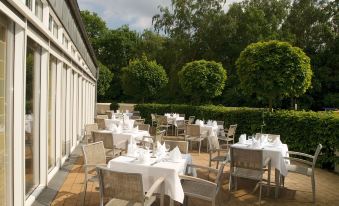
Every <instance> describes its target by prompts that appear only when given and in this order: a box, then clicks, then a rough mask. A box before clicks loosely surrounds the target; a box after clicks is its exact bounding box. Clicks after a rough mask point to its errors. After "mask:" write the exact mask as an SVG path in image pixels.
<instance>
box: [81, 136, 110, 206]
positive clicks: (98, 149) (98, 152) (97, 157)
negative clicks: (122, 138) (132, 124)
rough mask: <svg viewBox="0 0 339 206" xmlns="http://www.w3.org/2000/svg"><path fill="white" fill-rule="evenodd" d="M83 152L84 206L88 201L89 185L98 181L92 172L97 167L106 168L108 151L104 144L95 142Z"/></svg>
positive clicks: (88, 145) (84, 148)
mask: <svg viewBox="0 0 339 206" xmlns="http://www.w3.org/2000/svg"><path fill="white" fill-rule="evenodd" d="M82 152H83V156H84V166H83V167H84V172H85V179H84V191H83V198H82V205H84V203H85V200H86V192H87V183H88V181H90V182H96V181H98V178H97V175H96V174H92V175H90V172H91V171H92V170H94V169H95V168H96V167H97V166H106V165H107V164H106V151H105V148H104V143H103V142H95V143H90V144H87V145H83V146H82Z"/></svg>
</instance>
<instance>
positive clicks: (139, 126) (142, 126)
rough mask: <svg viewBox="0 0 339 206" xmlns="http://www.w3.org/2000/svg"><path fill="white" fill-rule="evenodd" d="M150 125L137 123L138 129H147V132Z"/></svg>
mask: <svg viewBox="0 0 339 206" xmlns="http://www.w3.org/2000/svg"><path fill="white" fill-rule="evenodd" d="M150 127H151V126H150V125H149V124H139V125H138V128H139V130H143V131H147V132H149V129H150Z"/></svg>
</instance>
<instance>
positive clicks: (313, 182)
mask: <svg viewBox="0 0 339 206" xmlns="http://www.w3.org/2000/svg"><path fill="white" fill-rule="evenodd" d="M311 183H312V194H313V203H315V179H314V174H313V175H312V176H311Z"/></svg>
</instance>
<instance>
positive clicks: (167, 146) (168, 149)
mask: <svg viewBox="0 0 339 206" xmlns="http://www.w3.org/2000/svg"><path fill="white" fill-rule="evenodd" d="M165 147H166V152H168V151H170V149H171V146H170V145H168V144H166V145H165Z"/></svg>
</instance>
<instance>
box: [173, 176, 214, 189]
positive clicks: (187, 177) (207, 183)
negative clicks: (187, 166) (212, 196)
mask: <svg viewBox="0 0 339 206" xmlns="http://www.w3.org/2000/svg"><path fill="white" fill-rule="evenodd" d="M179 178H180V179H181V180H188V181H193V182H197V183H200V184H204V185H211V186H214V187H217V184H216V183H214V182H210V181H208V180H204V179H201V178H198V177H192V176H187V175H179Z"/></svg>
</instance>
